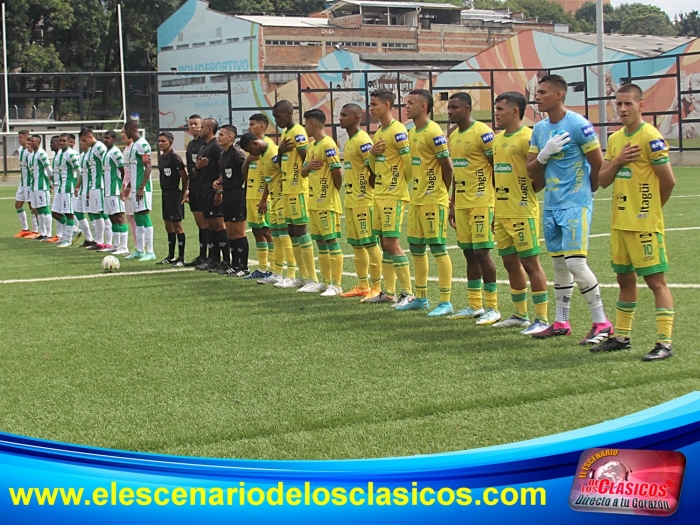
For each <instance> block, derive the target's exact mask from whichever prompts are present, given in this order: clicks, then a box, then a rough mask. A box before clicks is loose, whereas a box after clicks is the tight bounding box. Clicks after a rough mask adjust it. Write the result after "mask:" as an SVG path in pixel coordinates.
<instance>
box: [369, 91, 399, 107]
mask: <svg viewBox="0 0 700 525" xmlns="http://www.w3.org/2000/svg"><path fill="white" fill-rule="evenodd" d="M369 96H370V97H374V98H378V99H379V100H381V101H382V102H388V103H389V104H391V105H392V106H393V105H394V101H395V100H396V95H394V92H393V91H391V90H390V89H386V88H380V89H375V90H374V91H372V92H371V93H370V94H369Z"/></svg>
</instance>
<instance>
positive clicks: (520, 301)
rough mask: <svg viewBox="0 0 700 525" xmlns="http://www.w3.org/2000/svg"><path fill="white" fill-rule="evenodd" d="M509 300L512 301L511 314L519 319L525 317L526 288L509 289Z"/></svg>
mask: <svg viewBox="0 0 700 525" xmlns="http://www.w3.org/2000/svg"><path fill="white" fill-rule="evenodd" d="M510 300H511V301H512V302H513V309H514V310H515V311H514V312H513V315H515V317H517V318H519V319H527V288H524V289H522V290H516V289H514V288H511V289H510Z"/></svg>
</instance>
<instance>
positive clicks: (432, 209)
mask: <svg viewBox="0 0 700 525" xmlns="http://www.w3.org/2000/svg"><path fill="white" fill-rule="evenodd" d="M447 211H448V210H447V206H445V205H443V204H421V205H416V204H411V206H410V207H409V208H408V234H407V237H408V242H409V243H410V244H447Z"/></svg>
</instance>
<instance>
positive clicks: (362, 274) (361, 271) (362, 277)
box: [352, 246, 369, 290]
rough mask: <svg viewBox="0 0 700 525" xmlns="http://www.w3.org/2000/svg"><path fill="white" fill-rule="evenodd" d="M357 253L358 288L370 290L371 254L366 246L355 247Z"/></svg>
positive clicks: (354, 250)
mask: <svg viewBox="0 0 700 525" xmlns="http://www.w3.org/2000/svg"><path fill="white" fill-rule="evenodd" d="M352 250H353V252H355V259H354V261H355V273H356V274H357V287H358V288H360V289H362V290H366V289H367V288H369V276H368V275H367V274H368V273H369V253H368V252H367V250H366V249H365V247H364V246H353V247H352Z"/></svg>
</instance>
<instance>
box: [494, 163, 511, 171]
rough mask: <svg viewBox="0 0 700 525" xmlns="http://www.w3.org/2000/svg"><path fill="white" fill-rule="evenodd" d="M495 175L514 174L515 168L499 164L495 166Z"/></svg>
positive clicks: (506, 164)
mask: <svg viewBox="0 0 700 525" xmlns="http://www.w3.org/2000/svg"><path fill="white" fill-rule="evenodd" d="M493 171H494V173H513V166H511V165H510V164H508V163H506V162H497V163H496V164H494V165H493Z"/></svg>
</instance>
